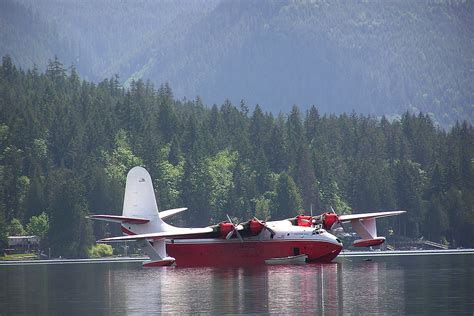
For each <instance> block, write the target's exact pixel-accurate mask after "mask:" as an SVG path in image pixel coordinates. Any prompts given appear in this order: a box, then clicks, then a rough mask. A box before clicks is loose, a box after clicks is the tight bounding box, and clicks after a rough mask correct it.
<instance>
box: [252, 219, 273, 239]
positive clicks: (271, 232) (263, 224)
mask: <svg viewBox="0 0 474 316" xmlns="http://www.w3.org/2000/svg"><path fill="white" fill-rule="evenodd" d="M253 218H254V219H255V220H256V221H257V222H258V223H259V224H260V225H262V226H263V227H264V228H265V229H266V230H268V231H269V232H270V234H273V235H275V231H274V230H273V229H271V228H270V227H268V226H267V224H265V223H264V222H262V221H261V220H259V219H258V218H256V217H255V216H254V217H253Z"/></svg>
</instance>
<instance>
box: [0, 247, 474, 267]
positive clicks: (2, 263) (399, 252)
mask: <svg viewBox="0 0 474 316" xmlns="http://www.w3.org/2000/svg"><path fill="white" fill-rule="evenodd" d="M473 254H474V249H447V250H386V251H377V250H374V251H342V252H341V253H340V254H339V255H338V256H337V257H336V258H335V261H337V259H338V258H350V257H392V256H428V255H429V256H432V255H473ZM147 260H149V258H148V257H114V258H98V259H48V260H2V261H0V266H8V265H39V264H78V263H88V264H90V263H132V262H140V263H141V262H143V261H147Z"/></svg>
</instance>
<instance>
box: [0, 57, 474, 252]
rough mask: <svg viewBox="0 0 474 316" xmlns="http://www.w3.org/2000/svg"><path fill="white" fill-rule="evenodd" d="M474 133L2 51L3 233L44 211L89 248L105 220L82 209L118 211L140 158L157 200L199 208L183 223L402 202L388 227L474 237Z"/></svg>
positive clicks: (65, 234) (69, 245) (66, 240)
mask: <svg viewBox="0 0 474 316" xmlns="http://www.w3.org/2000/svg"><path fill="white" fill-rule="evenodd" d="M473 142H474V129H473V128H472V126H471V125H469V124H467V123H465V122H462V123H461V122H460V123H457V124H455V126H454V127H453V128H452V129H451V130H450V131H449V132H446V131H444V130H440V129H438V128H436V127H434V125H433V122H432V121H431V119H430V118H429V117H428V116H427V115H425V114H419V115H416V116H415V115H411V114H408V113H405V114H404V115H403V116H402V118H401V119H400V120H395V121H393V122H390V121H388V120H387V119H385V118H382V119H381V120H379V119H375V118H373V117H368V116H364V115H359V114H355V113H353V114H350V115H347V114H342V115H338V116H336V115H329V116H328V115H321V114H320V113H319V111H318V109H317V108H316V107H311V108H310V109H309V110H307V111H301V110H300V109H299V108H298V107H297V106H294V107H293V108H292V109H291V111H289V112H288V113H287V114H280V115H278V116H274V115H273V114H271V113H268V112H264V111H262V109H261V108H260V107H256V108H255V110H253V111H249V109H248V107H247V105H246V104H245V103H241V104H238V105H233V104H231V103H230V102H229V101H226V102H224V103H223V104H221V105H219V106H217V105H214V106H212V107H207V106H205V105H204V104H203V103H202V101H201V100H200V99H199V98H196V99H195V100H192V101H191V100H188V101H179V100H177V99H175V98H174V96H173V92H172V90H171V87H169V86H168V85H162V86H160V87H159V88H158V89H155V88H154V87H153V85H151V84H150V83H145V82H143V81H141V80H139V81H136V82H132V83H131V85H130V88H129V89H125V88H123V87H122V86H121V85H120V84H119V82H118V81H117V79H116V78H111V79H106V80H103V81H101V82H100V83H98V84H94V83H92V82H89V81H81V79H80V77H79V76H78V75H77V73H76V70H75V69H74V68H72V69H70V70H68V71H66V70H65V68H64V66H63V65H62V64H61V63H60V61H59V60H54V61H52V62H51V63H50V64H49V65H48V67H47V69H46V72H45V73H41V72H38V70H36V69H33V70H27V71H22V70H19V69H18V68H17V67H16V66H15V65H14V64H13V63H12V60H11V58H10V57H9V56H5V57H3V60H2V65H1V68H0V232H2V234H3V236H2V238H1V240H2V243H3V242H4V241H5V237H6V236H5V233H6V232H10V233H12V232H13V231H15V229H16V228H18V226H19V224H23V226H26V224H27V223H28V222H30V218H32V217H33V216H39V215H40V214H41V213H43V212H44V213H45V214H46V215H47V216H48V217H49V221H50V223H49V230H48V231H47V243H48V245H49V246H50V247H51V248H52V251H53V254H54V255H63V256H68V257H71V256H82V255H84V254H85V252H86V249H87V247H88V246H89V245H90V244H91V243H92V242H93V241H94V240H95V238H99V237H101V236H103V234H104V229H107V228H106V226H104V225H97V226H96V227H94V228H95V231H94V230H93V229H92V228H93V227H92V224H91V223H90V222H89V221H88V220H86V219H85V218H84V217H85V216H86V215H88V214H92V213H110V214H120V213H121V207H122V201H123V191H124V184H125V177H126V173H127V172H128V170H129V169H130V168H131V167H133V166H135V165H142V166H145V167H146V168H147V169H148V170H149V172H150V174H151V175H152V178H153V179H154V184H155V188H156V190H157V198H158V204H159V207H160V209H162V210H163V209H167V208H172V207H180V206H187V207H188V208H189V210H188V211H187V212H186V214H185V216H183V217H182V218H181V219H178V223H180V224H187V225H193V226H199V225H207V224H209V223H214V222H217V221H220V220H224V219H225V214H231V215H232V216H235V217H237V218H239V219H242V220H244V219H248V218H249V217H251V216H253V215H256V216H257V217H259V218H262V219H270V218H271V219H282V218H286V217H290V216H293V215H295V214H297V213H299V212H303V211H304V212H309V210H310V207H311V205H312V207H313V209H314V210H317V211H320V212H322V211H326V210H328V208H329V206H330V205H332V206H333V207H334V208H335V209H336V210H337V211H338V212H341V213H347V212H353V213H357V212H371V211H378V210H388V209H403V210H406V211H407V214H406V215H403V216H399V217H398V218H392V219H390V220H386V221H384V222H382V223H381V224H382V225H381V227H380V231H381V233H383V234H385V233H387V232H388V230H393V231H394V233H395V234H396V235H402V236H409V237H420V236H424V237H425V238H427V239H430V240H434V241H440V242H449V243H450V245H451V246H464V247H467V246H474V244H473V241H474V210H473V205H474V201H473V199H474V175H473V171H474V170H473V168H474V165H473V164H474V144H473ZM315 212H316V211H315ZM35 218H36V217H35ZM12 221H13V223H12ZM19 222H20V223H19ZM117 233H118V231H117ZM94 234H95V236H94Z"/></svg>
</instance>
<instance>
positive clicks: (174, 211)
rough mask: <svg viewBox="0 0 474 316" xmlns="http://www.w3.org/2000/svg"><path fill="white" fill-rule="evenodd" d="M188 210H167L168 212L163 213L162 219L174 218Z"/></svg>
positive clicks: (184, 208) (182, 208)
mask: <svg viewBox="0 0 474 316" xmlns="http://www.w3.org/2000/svg"><path fill="white" fill-rule="evenodd" d="M187 209H188V208H187V207H181V208H173V209H171V210H166V211H161V212H160V213H159V214H160V218H161V219H165V218H167V217H170V216H173V215H175V214H178V213H181V212H183V211H186V210H187Z"/></svg>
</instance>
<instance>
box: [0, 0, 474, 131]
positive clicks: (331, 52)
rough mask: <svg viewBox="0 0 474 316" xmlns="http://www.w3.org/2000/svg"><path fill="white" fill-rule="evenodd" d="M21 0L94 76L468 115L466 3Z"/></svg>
mask: <svg viewBox="0 0 474 316" xmlns="http://www.w3.org/2000/svg"><path fill="white" fill-rule="evenodd" d="M21 3H22V4H23V5H25V6H27V7H30V8H31V9H32V10H34V11H36V12H37V13H38V15H39V16H40V17H42V18H43V19H44V20H46V21H48V23H54V24H55V25H57V28H58V30H59V31H58V32H59V33H60V38H64V39H67V41H68V42H69V43H70V45H69V46H70V47H72V51H73V53H72V54H73V55H74V56H67V57H65V58H63V61H64V62H65V63H66V64H67V63H69V62H74V63H75V64H76V66H77V68H78V70H79V72H80V73H81V74H82V75H83V76H84V77H85V78H90V79H92V80H99V79H101V78H104V77H110V76H113V75H114V74H119V75H120V77H121V78H122V81H123V82H126V83H129V82H130V81H131V80H135V79H140V78H141V79H145V80H146V79H150V80H151V81H152V82H154V83H156V84H161V83H163V82H169V83H170V85H171V87H172V88H173V90H174V93H175V95H176V96H177V97H180V98H181V97H185V96H186V97H189V98H193V97H194V96H196V95H200V96H202V98H203V99H204V101H205V102H206V103H208V104H213V103H221V102H223V100H225V99H227V98H228V99H230V100H231V101H232V102H234V103H238V102H239V101H240V100H241V99H244V100H245V101H246V102H247V103H248V104H249V105H255V104H256V103H259V104H260V105H262V107H263V108H264V109H266V110H270V111H273V112H278V111H280V110H283V111H285V110H287V109H288V108H289V107H290V106H291V105H293V104H298V105H300V106H301V107H302V108H307V107H308V106H310V105H312V104H315V105H317V106H318V107H319V108H320V110H321V111H322V112H325V113H340V112H351V111H353V110H355V111H357V112H362V113H368V114H373V115H382V114H386V115H396V114H400V113H402V112H404V111H406V110H410V111H413V112H418V111H423V112H427V113H431V115H432V117H433V118H434V119H435V120H436V121H437V122H439V123H440V124H441V125H442V126H450V125H452V124H453V123H454V122H455V121H456V120H461V121H462V120H467V121H468V122H469V123H471V124H472V123H474V91H473V88H472V82H474V36H473V35H474V3H473V2H472V1H466V2H465V1H459V2H456V1H449V2H448V1H446V2H444V1H438V2H436V3H434V2H432V1H416V2H413V1H396V2H395V1H394V2H388V3H387V2H376V1H364V2H350V3H339V2H334V1H206V2H198V1H186V2H168V1H161V2H159V3H156V2H154V1H147V0H141V1H138V2H137V1H133V2H129V1H122V2H119V3H117V2H116V1H110V0H102V1H98V2H96V1H82V2H78V3H77V2H70V1H65V0H55V1H52V0H49V1H46V0H42V1H32V0H21ZM2 32H3V31H2ZM17 37H18V38H21V37H22V35H20V34H18V35H17ZM4 51H5V50H0V53H3V52H4ZM10 51H12V52H11V54H12V55H13V56H14V57H15V55H16V54H17V53H21V54H25V53H24V50H22V49H21V48H18V47H16V48H15V49H11V50H10ZM32 54H34V51H33V52H32ZM60 57H62V56H60ZM32 59H33V58H32ZM36 59H38V57H36ZM20 63H21V61H20Z"/></svg>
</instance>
